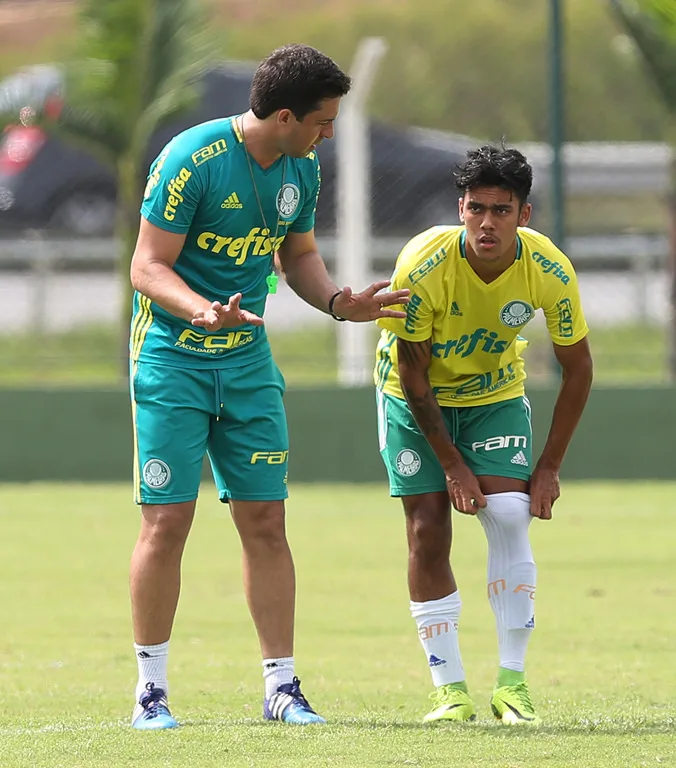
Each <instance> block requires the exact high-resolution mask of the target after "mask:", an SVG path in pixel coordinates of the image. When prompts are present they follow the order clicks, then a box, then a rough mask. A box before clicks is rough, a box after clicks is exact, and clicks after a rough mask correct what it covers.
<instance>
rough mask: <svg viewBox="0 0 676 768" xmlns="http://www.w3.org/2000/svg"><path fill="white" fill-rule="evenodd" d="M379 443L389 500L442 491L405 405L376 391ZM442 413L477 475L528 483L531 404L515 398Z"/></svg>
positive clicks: (440, 477)
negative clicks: (388, 487) (394, 497)
mask: <svg viewBox="0 0 676 768" xmlns="http://www.w3.org/2000/svg"><path fill="white" fill-rule="evenodd" d="M376 395H377V402H378V441H379V445H380V455H381V456H382V457H383V461H384V462H385V467H386V468H387V474H388V476H389V479H390V494H391V495H392V496H414V495H416V494H419V493H431V492H434V491H443V490H444V488H446V480H445V477H444V472H443V470H442V468H441V465H440V464H439V460H438V459H437V457H436V455H435V453H434V451H433V450H432V448H431V447H430V445H429V443H428V442H427V440H426V438H425V437H424V436H423V434H422V433H421V431H420V429H419V428H418V425H417V424H416V422H415V419H414V418H413V414H412V413H411V411H410V409H409V407H408V404H407V403H406V401H405V400H400V399H399V398H398V397H392V395H387V394H385V393H383V392H381V391H379V390H378V391H377V393H376ZM441 412H442V414H443V417H444V421H445V422H446V426H447V427H448V433H449V435H450V436H451V439H452V440H453V444H454V445H455V447H456V448H457V449H458V450H459V451H460V453H461V454H462V457H463V459H464V460H465V462H466V463H467V466H468V467H469V468H470V469H471V470H472V472H474V474H475V475H477V476H479V475H496V476H497V477H514V478H517V479H519V480H529V479H530V475H531V469H530V468H531V464H532V447H531V443H532V429H531V419H530V403H529V402H528V398H526V397H516V398H514V399H512V400H503V401H502V402H500V403H492V404H490V405H475V406H473V407H467V406H466V407H464V408H456V407H453V408H450V407H442V408H441Z"/></svg>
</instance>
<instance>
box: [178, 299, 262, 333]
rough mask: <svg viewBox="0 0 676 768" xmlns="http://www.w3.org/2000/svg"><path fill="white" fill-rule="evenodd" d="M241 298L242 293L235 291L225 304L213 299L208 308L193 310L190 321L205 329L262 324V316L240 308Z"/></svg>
mask: <svg viewBox="0 0 676 768" xmlns="http://www.w3.org/2000/svg"><path fill="white" fill-rule="evenodd" d="M241 300H242V294H241V293H236V294H235V295H234V296H231V297H230V301H228V303H227V305H223V304H221V302H220V301H214V302H212V304H211V307H209V309H207V310H200V311H199V312H195V315H194V316H193V318H192V320H191V321H190V322H191V323H192V325H196V326H197V327H198V328H204V329H205V330H207V331H220V330H221V329H222V328H234V327H236V326H238V325H263V318H262V317H258V315H254V313H253V312H248V311H247V310H246V309H240V306H239V303H240V301H241Z"/></svg>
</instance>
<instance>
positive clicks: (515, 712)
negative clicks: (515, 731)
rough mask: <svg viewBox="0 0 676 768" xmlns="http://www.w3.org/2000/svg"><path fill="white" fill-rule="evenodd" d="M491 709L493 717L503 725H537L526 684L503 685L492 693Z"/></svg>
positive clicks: (537, 718)
mask: <svg viewBox="0 0 676 768" xmlns="http://www.w3.org/2000/svg"><path fill="white" fill-rule="evenodd" d="M491 709H492V710H493V714H494V715H495V717H496V718H497V719H498V720H500V722H502V723H504V724H505V725H539V723H540V718H539V717H538V716H537V715H536V714H535V708H534V707H533V702H532V701H531V700H530V691H529V690H528V683H525V682H523V683H517V684H516V685H503V686H502V687H501V688H496V689H495V690H494V691H493V696H492V698H491Z"/></svg>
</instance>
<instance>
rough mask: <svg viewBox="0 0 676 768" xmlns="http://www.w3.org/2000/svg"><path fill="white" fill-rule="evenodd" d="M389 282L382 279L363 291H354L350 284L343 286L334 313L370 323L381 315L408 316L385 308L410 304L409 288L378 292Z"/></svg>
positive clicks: (355, 321)
mask: <svg viewBox="0 0 676 768" xmlns="http://www.w3.org/2000/svg"><path fill="white" fill-rule="evenodd" d="M389 284H390V281H389V280H381V281H380V282H378V283H372V284H371V285H369V287H368V288H366V290H364V291H362V292H361V293H352V288H350V287H349V286H347V287H345V288H343V290H342V293H341V294H340V295H339V296H336V299H335V301H334V302H333V312H334V314H336V315H338V317H344V318H345V319H346V320H351V321H352V322H353V323H368V322H369V321H370V320H377V319H378V318H379V317H399V318H403V317H406V312H402V311H400V310H397V309H385V307H392V306H396V305H397V304H399V305H401V304H408V300H409V294H410V291H409V290H408V288H403V289H402V290H400V291H391V292H390V293H378V291H382V290H383V288H387V286H388V285H389Z"/></svg>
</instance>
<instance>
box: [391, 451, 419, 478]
mask: <svg viewBox="0 0 676 768" xmlns="http://www.w3.org/2000/svg"><path fill="white" fill-rule="evenodd" d="M394 463H395V466H396V468H397V472H398V473H399V474H400V475H404V476H405V477H411V476H412V475H415V474H417V473H418V472H419V471H420V467H421V465H422V461H421V460H420V456H418V454H417V453H416V452H415V451H412V450H411V449H410V448H404V450H403V451H399V453H398V454H397V458H396V459H395V461H394Z"/></svg>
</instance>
